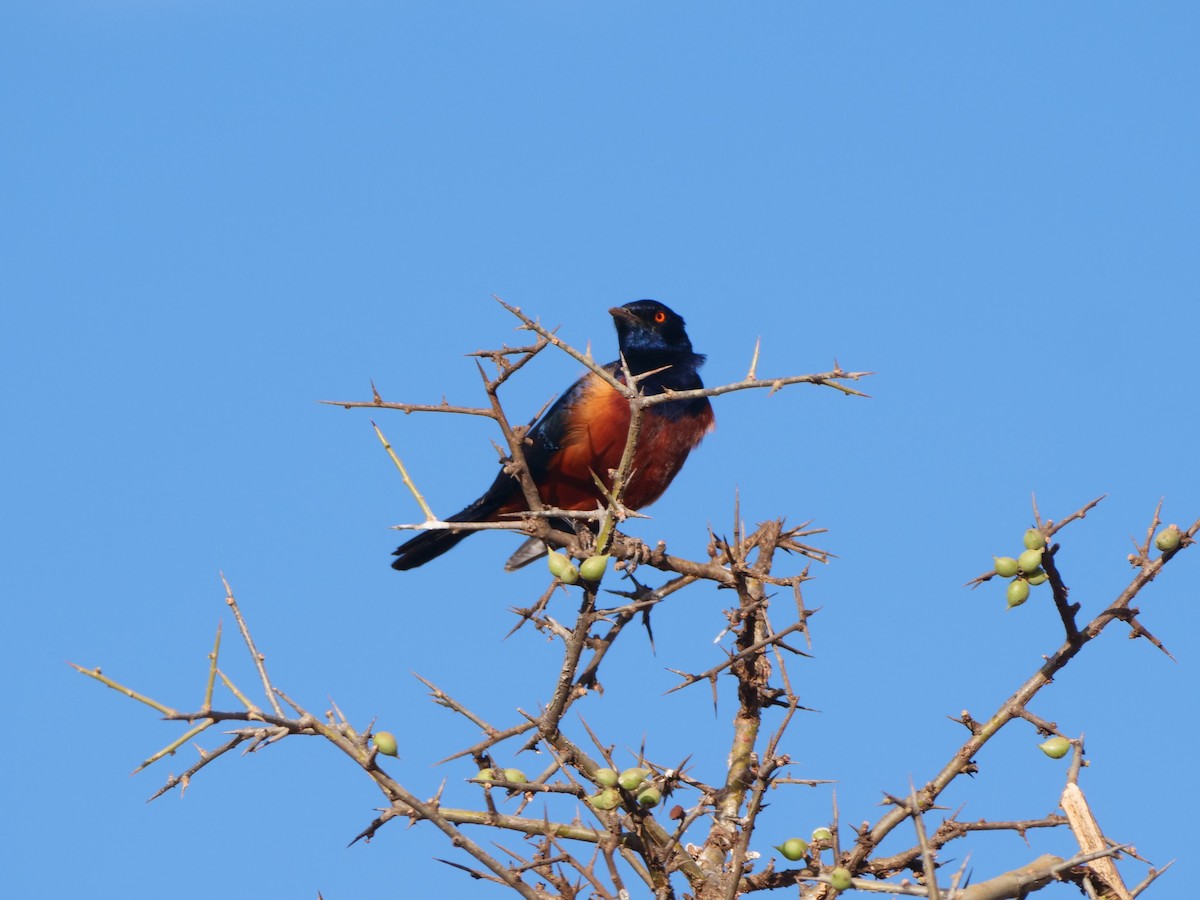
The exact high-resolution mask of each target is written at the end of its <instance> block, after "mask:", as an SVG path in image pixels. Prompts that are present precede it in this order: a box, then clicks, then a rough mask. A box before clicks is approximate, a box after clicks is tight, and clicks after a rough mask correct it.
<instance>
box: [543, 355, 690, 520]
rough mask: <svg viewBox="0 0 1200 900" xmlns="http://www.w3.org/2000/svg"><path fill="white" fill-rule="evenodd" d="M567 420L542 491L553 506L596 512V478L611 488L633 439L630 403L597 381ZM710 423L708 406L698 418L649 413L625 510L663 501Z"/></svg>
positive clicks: (658, 410) (652, 410) (640, 435)
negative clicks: (613, 473) (627, 442)
mask: <svg viewBox="0 0 1200 900" xmlns="http://www.w3.org/2000/svg"><path fill="white" fill-rule="evenodd" d="M569 421H570V425H569V426H568V428H567V429H566V433H565V434H564V436H563V439H562V441H561V443H560V444H559V449H558V450H557V451H555V453H554V455H553V456H552V457H551V460H550V465H549V470H548V472H547V473H546V477H545V478H543V479H541V481H540V482H539V484H538V489H539V491H540V492H541V495H542V499H543V501H545V502H546V503H548V504H550V505H552V506H557V507H560V508H562V509H594V508H595V507H596V505H597V503H599V502H602V497H601V495H600V492H599V491H597V490H596V486H595V482H594V480H593V478H592V473H593V472H594V473H595V474H596V475H598V476H599V477H600V478H601V479H602V480H603V482H604V485H605V486H606V487H609V488H611V486H612V477H611V475H610V472H611V471H612V470H614V469H616V468H617V467H618V466H619V465H620V464H621V454H622V453H623V452H624V450H625V440H626V437H627V435H628V434H629V403H628V402H627V401H626V400H625V398H624V397H622V396H621V395H620V394H619V393H617V392H616V391H615V390H613V389H612V388H611V387H609V386H608V385H607V384H605V383H604V382H603V381H601V380H600V379H599V378H593V379H591V380H589V381H588V382H587V386H586V388H585V391H584V393H583V395H582V396H581V397H580V399H579V400H578V401H577V402H576V403H575V405H574V408H573V409H572V411H571V415H570V417H569ZM712 424H713V415H712V408H711V407H709V406H708V405H707V404H705V405H704V407H703V410H702V412H701V413H700V414H699V415H694V416H690V417H689V416H681V417H675V418H672V417H670V416H668V415H667V414H665V413H664V412H663V407H661V406H658V407H651V408H650V409H648V410H646V412H645V413H643V415H642V424H641V429H640V431H639V432H638V444H637V448H636V450H635V452H634V462H633V470H634V471H633V476H632V478H631V479H630V481H629V484H628V486H627V488H626V491H625V505H626V506H629V507H630V508H632V509H638V508H640V507H642V506H647V505H649V504H651V503H653V502H654V501H655V500H657V499H658V498H659V497H660V496H662V493H663V491H665V490H666V489H667V486H668V485H669V484H670V483H671V481H672V479H674V477H675V476H676V475H677V474H678V473H679V470H680V469H681V468H682V467H683V463H684V461H685V460H686V459H687V456H688V453H690V452H691V450H692V448H693V447H695V446H696V445H697V444H698V443H700V440H701V439H702V438H703V437H704V435H705V434H706V433H707V432H708V431H709V430H710V429H711V428H712Z"/></svg>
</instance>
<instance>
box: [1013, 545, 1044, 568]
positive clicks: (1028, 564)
mask: <svg viewBox="0 0 1200 900" xmlns="http://www.w3.org/2000/svg"><path fill="white" fill-rule="evenodd" d="M1041 564H1042V551H1041V550H1026V551H1025V552H1024V553H1022V554H1021V555H1020V556H1018V557H1017V568H1019V569H1020V570H1021V571H1022V572H1032V571H1033V570H1034V569H1036V568H1037V567H1038V566H1040V565H1041Z"/></svg>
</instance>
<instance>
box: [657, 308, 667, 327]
mask: <svg viewBox="0 0 1200 900" xmlns="http://www.w3.org/2000/svg"><path fill="white" fill-rule="evenodd" d="M654 321H655V322H657V323H658V324H659V325H661V324H662V323H663V322H665V321H667V314H666V313H665V312H663V311H662V310H661V309H660V310H659V311H658V312H656V313H655V314H654Z"/></svg>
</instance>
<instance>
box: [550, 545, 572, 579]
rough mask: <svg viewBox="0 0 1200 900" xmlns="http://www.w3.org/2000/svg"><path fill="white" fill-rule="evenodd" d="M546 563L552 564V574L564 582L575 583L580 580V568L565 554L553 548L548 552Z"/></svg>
mask: <svg viewBox="0 0 1200 900" xmlns="http://www.w3.org/2000/svg"><path fill="white" fill-rule="evenodd" d="M546 563H547V565H549V566H550V574H551V575H553V576H554V577H555V578H557V579H558V580H559V581H561V582H562V583H563V584H574V583H575V582H577V581H578V580H579V570H578V569H577V568H575V566H574V565H573V564H572V562H571V560H569V559H567V557H566V556H564V555H563V554H561V553H559V552H557V551H555V550H551V551H550V552H549V553H547V554H546Z"/></svg>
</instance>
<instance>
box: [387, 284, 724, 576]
mask: <svg viewBox="0 0 1200 900" xmlns="http://www.w3.org/2000/svg"><path fill="white" fill-rule="evenodd" d="M609 313H610V314H611V315H612V317H613V320H614V322H615V324H616V326H617V344H618V346H619V348H620V351H621V357H622V358H623V359H624V360H625V363H626V365H627V366H628V367H629V371H630V373H632V374H633V375H634V376H635V378H636V377H637V376H639V375H646V377H645V378H643V379H641V380H640V381H638V382H637V384H638V387H639V389H640V390H641V391H642V393H644V394H646V395H647V396H649V395H653V394H660V393H662V392H663V391H664V390H672V391H690V390H694V389H696V388H701V387H703V384H702V383H701V381H700V375H699V373H698V372H697V370H698V369H699V368H700V366H701V365H703V363H704V356H703V355H702V354H699V353H694V352H693V351H692V342H691V341H690V340H688V336H687V332H686V331H685V330H684V322H683V319H682V318H680V317H679V316H678V315H676V314H675V313H674V312H672V311H671V310H670V309H669V308H667V307H666V306H664V305H663V304H661V303H658V302H657V301H654V300H637V301H635V302H633V303H626V304H625V305H624V306H617V307H613V308H612V309H610V310H609ZM604 368H605V369H607V370H608V371H609V372H610V373H612V374H613V375H614V376H615V377H616V378H617V379H618V380H619V381H621V382H622V383H625V373H624V370H623V368H622V366H621V362H620V360H618V361H617V362H612V363H609V364H608V365H607V366H605V367H604ZM647 373H650V374H647ZM629 418H630V413H629V401H628V400H626V399H625V397H623V396H622V395H621V394H620V393H619V392H618V391H617V390H615V389H614V388H613V387H612V385H610V384H608V383H607V382H606V381H605V380H604V379H603V378H601V377H600V376H599V375H597V374H596V373H595V372H589V373H588V374H587V375H584V376H583V377H582V378H580V379H579V380H578V381H577V382H575V383H574V384H573V385H571V388H570V390H568V391H567V392H566V393H565V394H563V395H562V396H561V397H559V399H558V400H557V401H556V402H555V404H554V405H553V406H551V407H550V409H548V410H547V411H546V414H545V415H543V416H542V417H541V418H540V419H539V420H538V421H537V422H536V423H535V424H534V426H533V427H532V428H531V429H530V431H529V434H528V435H527V445H526V446H525V448H524V453H525V462H526V465H527V466H528V468H529V473H530V475H531V476H532V477H533V481H534V483H535V484H536V485H537V489H538V493H539V495H540V496H541V498H542V502H543V503H545V504H546V505H547V506H550V507H557V508H559V509H568V510H594V509H596V507H597V505H598V504H601V505H602V504H603V503H604V495H603V494H602V493H601V491H600V490H599V489H598V488H597V486H596V483H595V480H594V478H593V473H595V475H596V476H597V477H599V478H600V479H601V480H602V481H603V482H604V484H605V487H606V488H611V487H612V471H613V470H615V469H616V468H617V467H618V466H619V465H620V463H621V455H622V453H623V451H624V449H625V440H626V437H627V436H628V434H629ZM712 427H713V411H712V405H711V404H710V403H709V402H708V398H707V397H694V398H692V399H690V400H669V401H666V402H664V403H659V404H655V405H653V406H649V407H647V408H646V409H645V410H644V411H643V413H642V419H641V427H640V430H639V432H638V441H637V448H636V451H635V453H634V457H633V468H632V475H631V476H630V478H629V480H628V483H627V484H626V486H625V493H624V496H623V498H622V502H623V503H624V505H625V506H627V507H629V508H631V509H640V508H641V507H643V506H648V505H649V504H651V503H653V502H654V501H655V500H657V499H658V498H659V497H661V496H662V493H663V491H665V490H666V489H667V486H668V485H669V484H670V483H671V481H672V480H673V479H674V478H675V476H676V475H678V474H679V470H680V469H681V468H683V463H684V460H686V459H687V457H688V454H689V453H690V452H691V451H692V449H693V448H694V447H695V446H696V445H697V444H699V443H700V441H701V439H702V438H703V437H704V435H705V434H707V433H708V431H709V430H711V429H712ZM528 508H529V507H528V505H527V504H526V502H525V495H524V494H523V493H522V491H521V485H520V482H519V481H518V480H517V479H516V478H514V477H513V476H512V475H508V474H505V472H504V471H503V470H501V471H500V473H499V474H498V475H497V476H496V480H495V481H493V482H492V486H491V487H490V488H488V489H487V491H486V492H485V493H484V495H483V496H482V497H480V498H479V499H478V500H476V501H475V502H474V503H472V504H471V505H470V506H468V507H467V508H466V509H464V510H462V511H461V512H458V513H455V514H454V515H453V516H451V517H450V518H449V519H447V520H446V521H448V522H498V521H504V520H505V519H506V516H505V514H506V513H518V512H523V511H525V510H527V509H528ZM471 533H472V532H470V531H458V532H454V531H448V530H444V529H439V530H436V531H425V532H422V533H421V534H419V535H417V536H416V537H415V538H413V539H412V540H410V541H408V542H406V543H404V544H401V545H400V547H399V548H398V549H397V550H396V552H395V553H394V554H393V555H394V556H397V557H399V558H398V559H397V560H396V561H395V562H393V563H392V568H393V569H401V570H404V569H415V568H416V567H417V566H421V565H424V564H425V563H427V562H429V561H430V560H431V559H434V558H435V557H438V556H441V555H442V554H443V553H445V552H446V551H447V550H449V549H450V548H451V547H453V546H454V545H455V544H457V543H458V542H459V541H461V540H462V539H463V538H465V537H467V535H469V534H471Z"/></svg>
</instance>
